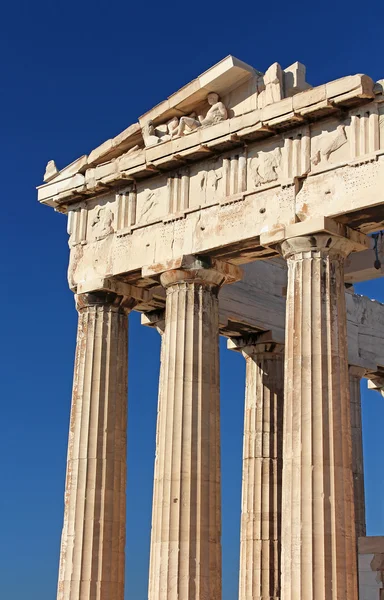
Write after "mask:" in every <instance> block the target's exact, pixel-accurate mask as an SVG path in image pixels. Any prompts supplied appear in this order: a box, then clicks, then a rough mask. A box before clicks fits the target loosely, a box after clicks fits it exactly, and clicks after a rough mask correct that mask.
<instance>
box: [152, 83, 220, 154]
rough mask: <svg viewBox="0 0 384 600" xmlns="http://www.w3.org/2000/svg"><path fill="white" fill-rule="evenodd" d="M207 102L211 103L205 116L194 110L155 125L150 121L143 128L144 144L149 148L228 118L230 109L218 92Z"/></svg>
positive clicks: (208, 97)
mask: <svg viewBox="0 0 384 600" xmlns="http://www.w3.org/2000/svg"><path fill="white" fill-rule="evenodd" d="M207 102H208V104H209V105H210V108H209V109H208V111H207V113H206V115H205V116H203V115H196V113H194V112H192V113H191V114H190V115H188V116H183V117H181V118H180V120H179V119H178V117H176V116H175V117H173V118H172V119H171V120H170V121H168V122H167V123H164V124H162V125H158V126H156V127H155V125H154V124H153V122H152V121H148V123H146V125H144V126H143V128H142V133H143V139H144V144H145V146H146V147H147V148H149V147H150V146H155V145H156V144H159V143H160V142H168V141H169V140H171V139H173V138H174V137H181V136H183V135H185V134H187V133H191V132H192V131H196V129H199V128H200V127H209V126H210V125H216V123H220V122H221V121H225V120H226V119H227V118H228V111H227V108H226V106H225V104H224V103H223V102H221V101H220V98H219V95H218V94H216V93H211V94H208V96H207Z"/></svg>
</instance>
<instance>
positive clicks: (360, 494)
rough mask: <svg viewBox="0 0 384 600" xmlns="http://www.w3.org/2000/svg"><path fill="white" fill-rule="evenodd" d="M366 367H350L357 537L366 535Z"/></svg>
mask: <svg viewBox="0 0 384 600" xmlns="http://www.w3.org/2000/svg"><path fill="white" fill-rule="evenodd" d="M364 375H365V369H362V368H361V367H354V366H350V367H349V389H350V395H351V427H352V471H353V490H354V498H355V522H356V538H359V537H365V536H366V534H367V532H366V523H365V492H364V463H363V428H362V421H361V390H360V383H361V378H362V377H363V376H364Z"/></svg>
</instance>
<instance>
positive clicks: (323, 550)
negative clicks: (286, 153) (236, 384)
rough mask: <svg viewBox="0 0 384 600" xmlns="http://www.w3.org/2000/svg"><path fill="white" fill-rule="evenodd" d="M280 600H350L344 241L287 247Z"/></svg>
mask: <svg viewBox="0 0 384 600" xmlns="http://www.w3.org/2000/svg"><path fill="white" fill-rule="evenodd" d="M281 249H282V253H283V255H284V257H285V258H286V259H287V262H288V290H287V310H286V344H285V399H284V441H283V456H284V465H283V491H282V581H281V598H282V600H357V577H356V540H355V516H354V499H353V479H352V449H351V416H350V397H349V377H348V363H347V333H346V307H345V294H344V259H345V257H346V255H347V254H348V252H349V251H350V246H349V242H348V241H347V240H345V239H344V238H341V237H340V238H339V237H337V236H332V235H328V234H314V235H311V236H308V237H297V238H292V239H289V240H286V241H285V242H283V243H282V246H281Z"/></svg>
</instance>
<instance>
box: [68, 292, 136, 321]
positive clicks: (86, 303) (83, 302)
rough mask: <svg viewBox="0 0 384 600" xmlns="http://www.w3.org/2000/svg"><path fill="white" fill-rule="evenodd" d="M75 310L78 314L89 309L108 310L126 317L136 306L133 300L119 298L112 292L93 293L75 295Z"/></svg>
mask: <svg viewBox="0 0 384 600" xmlns="http://www.w3.org/2000/svg"><path fill="white" fill-rule="evenodd" d="M75 304H76V310H77V311H78V312H79V313H80V312H82V311H84V310H86V309H89V308H95V309H97V308H103V307H104V308H106V307H108V308H110V309H111V310H113V311H115V312H122V313H124V314H126V315H128V313H129V312H130V311H131V310H132V308H133V307H134V306H135V304H136V300H135V299H134V298H128V297H126V296H119V295H118V294H115V293H113V292H102V291H97V292H93V293H84V294H75Z"/></svg>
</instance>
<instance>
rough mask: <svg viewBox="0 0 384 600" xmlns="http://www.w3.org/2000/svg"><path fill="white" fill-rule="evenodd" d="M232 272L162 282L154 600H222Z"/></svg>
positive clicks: (192, 272) (186, 272) (166, 277)
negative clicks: (222, 314)
mask: <svg viewBox="0 0 384 600" xmlns="http://www.w3.org/2000/svg"><path fill="white" fill-rule="evenodd" d="M225 279H226V276H225V270H222V269H220V268H219V267H218V265H215V268H207V269H205V268H203V266H202V265H198V264H196V265H195V268H193V269H179V270H172V271H168V272H165V273H163V274H162V276H161V282H162V284H163V286H164V287H165V288H166V310H165V330H164V334H163V336H162V349H161V370H160V385H159V405H158V422H157V435H156V460H155V475H154V493H153V512H152V533H151V555H150V574H149V593H148V597H149V600H177V599H178V598H184V599H185V600H188V599H190V600H205V599H206V598H210V599H211V600H220V598H221V491H220V390H219V338H218V336H219V318H218V291H219V288H220V285H222V284H223V283H224V282H225Z"/></svg>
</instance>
